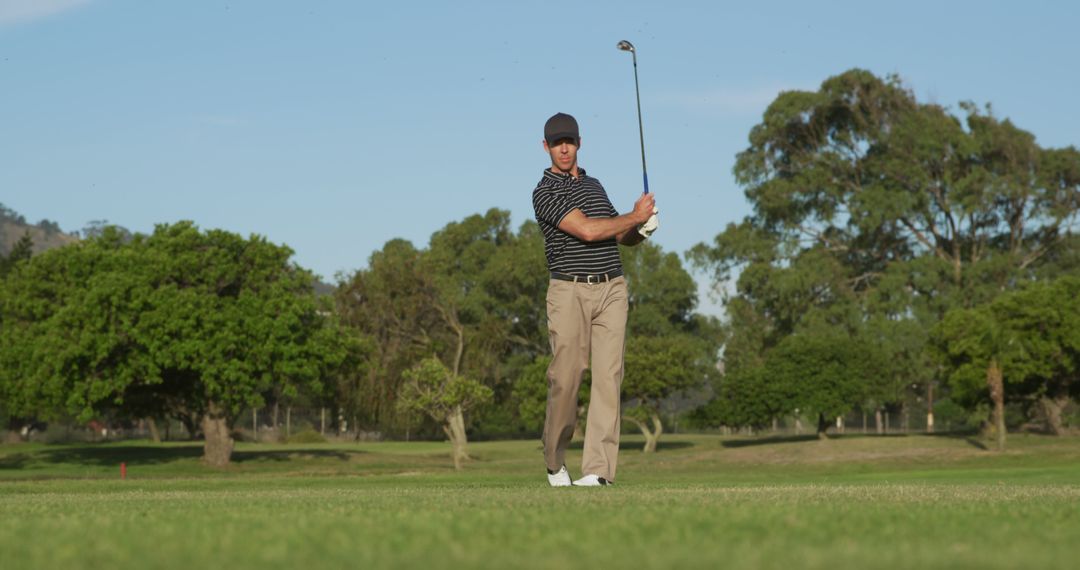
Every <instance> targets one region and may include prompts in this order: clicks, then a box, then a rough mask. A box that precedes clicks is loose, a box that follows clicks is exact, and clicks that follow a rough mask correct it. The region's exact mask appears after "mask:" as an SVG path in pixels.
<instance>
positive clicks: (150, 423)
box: [146, 417, 161, 443]
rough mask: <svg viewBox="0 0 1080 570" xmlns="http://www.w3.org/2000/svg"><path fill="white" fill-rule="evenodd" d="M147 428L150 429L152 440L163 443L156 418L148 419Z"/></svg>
mask: <svg viewBox="0 0 1080 570" xmlns="http://www.w3.org/2000/svg"><path fill="white" fill-rule="evenodd" d="M146 427H148V428H150V439H151V440H152V441H153V442H154V443H161V434H160V433H158V429H157V422H155V421H154V418H152V417H151V418H146Z"/></svg>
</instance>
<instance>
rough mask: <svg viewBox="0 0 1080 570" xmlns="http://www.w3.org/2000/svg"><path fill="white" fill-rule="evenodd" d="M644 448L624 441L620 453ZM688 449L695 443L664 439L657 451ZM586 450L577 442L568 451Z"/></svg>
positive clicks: (636, 442)
mask: <svg viewBox="0 0 1080 570" xmlns="http://www.w3.org/2000/svg"><path fill="white" fill-rule="evenodd" d="M643 447H645V442H644V441H641V440H636V441H635V440H630V441H627V440H622V441H620V442H619V451H633V450H638V451H641V449H642V448H643ZM687 447H694V443H693V442H690V441H664V439H663V438H660V441H659V442H657V444H656V450H657V451H664V450H671V449H686V448H687ZM584 448H585V442H583V441H575V442H572V443H571V444H570V446H569V448H568V449H576V450H578V451H581V450H582V449H584ZM541 449H543V447H541Z"/></svg>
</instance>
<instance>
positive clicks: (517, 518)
mask: <svg viewBox="0 0 1080 570" xmlns="http://www.w3.org/2000/svg"><path fill="white" fill-rule="evenodd" d="M669 443H670V444H672V445H670V446H669V447H667V448H665V449H662V450H661V451H660V452H659V453H657V454H655V455H651V456H647V455H643V454H641V453H640V452H638V451H636V450H634V449H632V448H628V449H626V450H625V451H624V453H623V457H622V462H621V465H622V467H621V468H620V482H619V484H618V485H617V486H616V487H614V488H600V489H551V488H548V487H547V486H546V484H545V482H544V478H543V476H542V474H540V473H539V471H540V469H537V463H538V460H539V455H538V452H537V450H536V443H535V442H484V443H480V444H477V445H475V446H474V448H473V451H474V454H475V455H476V457H477V458H478V459H477V461H474V462H472V463H470V464H469V465H468V467H467V469H466V470H465V471H464V472H461V473H456V472H453V470H452V469H450V468H449V467H448V466H449V457H448V454H446V451H447V450H446V448H445V447H444V446H442V445H439V444H435V443H421V444H401V443H389V444H363V445H350V444H328V445H324V446H314V447H311V446H301V447H296V446H250V447H247V449H246V451H247V452H248V453H250V454H251V455H249V456H248V457H247V458H246V460H245V461H243V462H241V464H240V465H238V466H236V467H235V468H232V469H229V470H226V471H213V470H209V469H206V468H203V467H201V466H200V465H199V464H198V461H197V454H193V453H192V450H191V449H189V448H190V447H191V446H177V447H178V449H179V451H178V452H177V456H175V457H172V458H171V459H170V456H169V453H162V452H161V451H160V450H158V451H154V452H153V453H154V455H153V460H152V461H145V462H143V463H140V456H139V453H140V450H142V449H145V448H146V447H147V445H146V444H145V443H143V444H135V443H125V444H109V445H105V446H82V447H81V448H80V447H79V446H74V447H57V446H11V447H0V470H6V471H7V472H5V473H3V477H4V478H5V479H6V481H4V482H0V512H2V513H3V514H4V516H3V517H0V552H3V553H4V554H3V560H4V563H3V565H4V567H5V568H7V567H11V568H29V569H36V568H65V569H78V568H110V569H117V568H118V569H123V568H162V569H173V568H176V569H179V568H184V569H190V568H192V567H199V568H229V569H230V570H231V569H237V570H242V569H246V568H252V569H254V568H259V569H265V568H268V567H309V566H311V567H318V568H368V567H372V568H417V567H420V568H457V567H476V568H552V567H558V568H597V567H603V568H607V567H624V568H718V567H722V568H785V569H792V568H800V569H801V568H811V569H812V568H830V569H837V568H849V567H855V566H864V567H873V568H920V569H924V568H1017V567H1038V568H1073V567H1075V561H1076V560H1080V541H1078V540H1077V537H1078V536H1080V485H1078V484H1076V482H1077V481H1080V445H1077V443H1078V440H1077V439H1069V438H1066V439H1057V438H1042V437H1028V438H1015V442H1014V445H1013V447H1012V449H1011V450H1010V452H1009V453H1006V454H996V453H992V452H988V451H985V450H982V449H979V448H978V447H977V446H975V445H973V444H972V443H971V442H969V441H966V440H965V438H941V437H911V438H872V437H868V438H844V439H838V440H834V441H829V442H816V441H810V440H806V439H794V440H792V439H777V440H774V441H769V440H764V441H760V440H759V441H754V440H740V439H727V438H718V437H712V436H678V437H675V438H671V439H670V440H669ZM976 443H977V442H976ZM58 449H59V450H60V451H61V452H62V453H56V451H57V450H58ZM260 454H261V455H260ZM13 456H19V457H20V459H18V461H17V462H16V461H10V460H8V461H5V459H7V458H10V457H13ZM121 456H123V457H134V460H133V461H132V462H131V463H130V464H129V465H133V466H134V467H133V468H132V469H131V470H130V471H129V472H130V473H132V474H133V478H131V479H129V480H127V481H120V480H118V479H117V478H116V473H115V471H114V469H113V465H111V464H110V463H111V462H112V461H114V460H115V459H116V458H117V457H121ZM342 456H344V457H345V459H342ZM825 456H827V457H828V459H827V460H822V458H823V457H825ZM73 457H75V458H80V459H81V460H84V461H88V462H89V463H90V464H89V465H87V464H79V463H72V462H70V461H69V459H70V458H73ZM571 459H574V458H573V457H572V458H571ZM15 464H18V465H19V466H20V467H26V466H28V465H33V466H34V468H33V469H31V470H30V471H32V472H33V473H34V475H33V476H34V477H41V476H44V477H48V479H47V480H27V479H25V478H22V479H20V477H19V475H25V472H22V471H21V470H20V469H17V468H14V467H13V465H15ZM373 465H377V466H379V467H378V468H376V469H373V468H372V466H373ZM87 469H89V473H90V474H89V475H84V473H86V472H87ZM12 471H14V473H13V472H12Z"/></svg>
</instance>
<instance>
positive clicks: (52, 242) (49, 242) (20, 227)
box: [0, 204, 79, 255]
mask: <svg viewBox="0 0 1080 570" xmlns="http://www.w3.org/2000/svg"><path fill="white" fill-rule="evenodd" d="M27 234H29V235H30V239H31V240H33V241H34V253H35V254H38V253H41V252H43V251H46V250H49V249H53V248H56V247H60V246H64V245H67V244H69V243H74V242H76V241H79V237H78V235H76V234H69V233H65V232H64V231H63V230H61V229H60V226H59V225H57V223H56V222H53V221H50V220H41V221H40V222H38V223H37V224H30V223H28V222H27V221H26V218H24V217H23V216H22V215H20V214H19V213H17V212H15V211H14V210H12V209H10V208H8V207H6V206H4V205H3V204H0V255H7V254H8V253H9V252H10V251H11V248H13V247H15V243H16V242H18V241H19V239H20V238H22V237H23V236H24V235H27Z"/></svg>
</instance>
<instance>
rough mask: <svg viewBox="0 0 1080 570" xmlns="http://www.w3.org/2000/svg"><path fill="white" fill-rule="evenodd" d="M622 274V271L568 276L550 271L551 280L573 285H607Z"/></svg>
mask: <svg viewBox="0 0 1080 570" xmlns="http://www.w3.org/2000/svg"><path fill="white" fill-rule="evenodd" d="M622 274H623V273H622V269H616V270H615V271H608V272H607V273H593V274H592V275H569V274H566V273H555V272H554V271H552V272H551V278H552V279H558V280H559V281H573V282H574V283H607V282H608V281H611V280H612V279H614V278H616V277H619V276H621V275H622Z"/></svg>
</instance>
